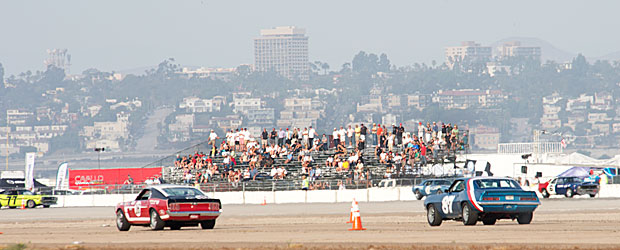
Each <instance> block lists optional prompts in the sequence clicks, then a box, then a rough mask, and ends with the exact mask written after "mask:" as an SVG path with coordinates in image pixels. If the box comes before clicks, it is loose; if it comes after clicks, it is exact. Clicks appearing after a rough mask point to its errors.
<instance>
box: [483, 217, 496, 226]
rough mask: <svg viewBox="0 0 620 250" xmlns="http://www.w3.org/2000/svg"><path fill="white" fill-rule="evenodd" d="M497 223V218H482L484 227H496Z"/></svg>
mask: <svg viewBox="0 0 620 250" xmlns="http://www.w3.org/2000/svg"><path fill="white" fill-rule="evenodd" d="M495 222H497V219H495V218H482V224H484V225H495Z"/></svg>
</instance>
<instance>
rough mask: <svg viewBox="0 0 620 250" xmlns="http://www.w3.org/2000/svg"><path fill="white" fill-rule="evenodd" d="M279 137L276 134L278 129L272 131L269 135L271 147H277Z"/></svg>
mask: <svg viewBox="0 0 620 250" xmlns="http://www.w3.org/2000/svg"><path fill="white" fill-rule="evenodd" d="M277 137H278V132H276V128H273V129H272V130H271V133H270V134H269V145H272V146H273V145H276V138H277Z"/></svg>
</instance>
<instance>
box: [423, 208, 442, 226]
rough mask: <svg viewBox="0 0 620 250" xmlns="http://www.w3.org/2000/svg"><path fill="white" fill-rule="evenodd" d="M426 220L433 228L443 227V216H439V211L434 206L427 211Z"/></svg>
mask: <svg viewBox="0 0 620 250" xmlns="http://www.w3.org/2000/svg"><path fill="white" fill-rule="evenodd" d="M426 219H427V220H428V224H429V225H431V227H436V226H440V225H441V222H442V220H441V215H439V211H437V209H436V208H435V206H434V205H433V204H430V205H428V208H427V209H426Z"/></svg>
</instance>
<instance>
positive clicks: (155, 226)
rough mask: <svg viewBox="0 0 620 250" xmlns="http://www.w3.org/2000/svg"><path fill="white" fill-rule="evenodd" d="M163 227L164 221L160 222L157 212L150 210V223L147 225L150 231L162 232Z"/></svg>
mask: <svg viewBox="0 0 620 250" xmlns="http://www.w3.org/2000/svg"><path fill="white" fill-rule="evenodd" d="M165 225H166V223H164V221H163V220H161V218H160V217H159V214H157V211H155V209H151V223H150V224H149V226H150V227H151V229H152V230H162V229H164V226H165Z"/></svg>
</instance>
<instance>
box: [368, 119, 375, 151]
mask: <svg viewBox="0 0 620 250" xmlns="http://www.w3.org/2000/svg"><path fill="white" fill-rule="evenodd" d="M370 133H372V144H370V143H369V145H371V146H375V145H377V125H376V124H374V123H373V124H372V129H371V130H370Z"/></svg>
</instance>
